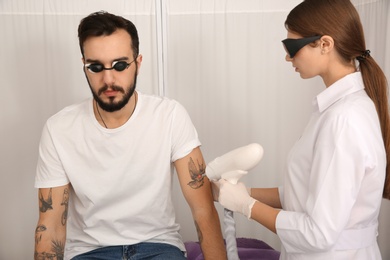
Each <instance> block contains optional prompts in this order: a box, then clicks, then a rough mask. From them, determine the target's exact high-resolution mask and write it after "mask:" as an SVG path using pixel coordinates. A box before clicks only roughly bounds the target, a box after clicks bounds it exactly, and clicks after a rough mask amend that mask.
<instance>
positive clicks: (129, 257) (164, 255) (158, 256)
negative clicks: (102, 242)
mask: <svg viewBox="0 0 390 260" xmlns="http://www.w3.org/2000/svg"><path fill="white" fill-rule="evenodd" d="M141 259H145V260H146V259H153V260H167V259H169V260H184V259H186V257H185V256H184V252H182V251H180V249H179V248H177V247H175V246H173V245H169V244H164V243H139V244H135V245H128V246H108V247H102V248H98V249H95V250H92V251H90V252H87V253H84V254H81V255H78V256H75V257H73V258H72V260H141Z"/></svg>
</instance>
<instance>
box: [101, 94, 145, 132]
mask: <svg viewBox="0 0 390 260" xmlns="http://www.w3.org/2000/svg"><path fill="white" fill-rule="evenodd" d="M137 101H138V97H137V94H135V104H134V108H133V111H131V114H130V116H129V118H130V117H131V116H132V115H133V113H134V110H135V107H136V106H137ZM95 106H96V111H97V112H98V115H99V117H100V120H102V123H103V125H104V127H105V128H107V129H108V127H107V125H106V122H104V119H103V117H102V115H101V114H100V111H99V106H98V103H97V102H96V100H95ZM127 120H129V119H127Z"/></svg>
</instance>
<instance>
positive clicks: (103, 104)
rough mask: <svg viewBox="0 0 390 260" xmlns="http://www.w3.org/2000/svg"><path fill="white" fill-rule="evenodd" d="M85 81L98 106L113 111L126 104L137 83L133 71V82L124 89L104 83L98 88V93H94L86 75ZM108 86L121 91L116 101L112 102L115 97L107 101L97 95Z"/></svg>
mask: <svg viewBox="0 0 390 260" xmlns="http://www.w3.org/2000/svg"><path fill="white" fill-rule="evenodd" d="M87 82H88V85H89V88H90V89H91V92H92V96H93V99H94V100H95V101H96V102H97V103H98V104H99V107H101V108H102V109H103V110H104V111H107V112H114V111H118V110H121V109H122V108H123V107H124V106H126V104H127V103H128V102H129V100H130V98H131V97H132V96H133V94H134V91H135V86H136V84H137V72H135V75H134V82H133V84H130V86H129V87H128V88H127V89H126V90H125V89H123V88H122V87H120V86H116V85H113V86H111V87H108V86H107V85H104V86H103V87H102V88H100V89H99V90H98V93H95V92H94V91H93V89H92V87H91V84H90V83H89V80H88V77H87ZM109 88H111V89H112V90H114V91H118V92H121V93H123V98H122V99H121V100H119V101H118V102H114V99H115V97H110V98H109V102H108V103H106V102H104V101H103V100H102V99H101V98H100V97H99V96H100V94H101V93H103V92H104V91H106V90H107V89H109Z"/></svg>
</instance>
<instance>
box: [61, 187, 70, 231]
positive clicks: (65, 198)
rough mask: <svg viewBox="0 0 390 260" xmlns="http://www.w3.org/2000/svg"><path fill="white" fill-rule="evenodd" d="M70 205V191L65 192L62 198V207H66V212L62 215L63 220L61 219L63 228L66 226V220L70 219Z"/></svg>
mask: <svg viewBox="0 0 390 260" xmlns="http://www.w3.org/2000/svg"><path fill="white" fill-rule="evenodd" d="M68 204H69V191H68V189H65V190H64V194H63V196H62V202H61V206H64V207H65V208H64V212H63V213H62V218H61V224H62V225H63V226H65V225H66V220H67V218H68Z"/></svg>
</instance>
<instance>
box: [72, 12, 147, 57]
mask: <svg viewBox="0 0 390 260" xmlns="http://www.w3.org/2000/svg"><path fill="white" fill-rule="evenodd" d="M118 29H124V30H126V31H127V32H128V33H129V35H130V37H131V42H132V44H131V48H132V49H133V54H134V59H135V58H137V57H138V53H139V39H138V32H137V28H136V27H135V25H134V24H133V23H132V22H130V21H129V20H127V19H125V18H123V17H121V16H117V15H114V14H110V13H108V12H105V11H99V12H95V13H92V14H90V15H88V16H87V17H85V18H84V19H82V20H81V22H80V25H79V28H78V36H79V45H80V50H81V54H82V55H83V57H84V49H83V44H84V42H85V41H86V40H87V39H88V38H89V37H98V36H106V35H111V34H112V33H114V32H115V31H116V30H118Z"/></svg>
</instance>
